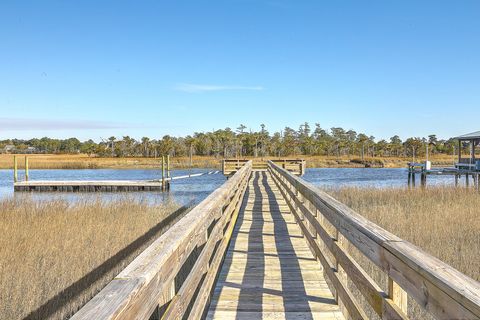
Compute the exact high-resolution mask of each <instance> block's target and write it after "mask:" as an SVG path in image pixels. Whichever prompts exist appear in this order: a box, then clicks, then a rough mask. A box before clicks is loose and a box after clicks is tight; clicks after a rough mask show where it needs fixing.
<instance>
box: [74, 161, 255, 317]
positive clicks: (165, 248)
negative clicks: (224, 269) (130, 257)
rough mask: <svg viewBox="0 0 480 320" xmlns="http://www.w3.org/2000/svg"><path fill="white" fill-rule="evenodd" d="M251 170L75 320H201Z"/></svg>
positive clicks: (197, 210) (241, 172)
mask: <svg viewBox="0 0 480 320" xmlns="http://www.w3.org/2000/svg"><path fill="white" fill-rule="evenodd" d="M251 170H252V163H251V161H249V162H247V163H245V165H244V166H243V167H242V168H241V169H240V170H238V172H237V173H236V174H235V175H234V176H233V177H231V178H230V179H229V180H228V181H227V182H225V183H224V184H223V185H222V186H221V187H220V188H218V189H217V190H215V191H214V192H213V193H212V194H210V195H209V196H208V197H207V198H206V199H205V200H204V201H202V202H201V203H200V204H198V205H197V206H196V207H195V208H193V209H192V210H191V211H190V212H189V213H188V214H187V215H186V216H185V217H183V218H182V219H181V220H180V221H179V222H177V223H176V224H175V225H174V226H172V227H171V228H170V229H169V230H168V231H167V232H166V233H164V234H163V235H162V236H161V237H160V238H158V239H157V240H156V241H155V242H154V243H153V244H152V245H151V246H149V247H148V248H147V249H146V250H145V251H144V252H143V253H142V254H140V255H139V256H138V257H137V258H136V259H135V260H134V261H133V262H132V263H131V264H130V265H129V266H128V267H127V268H126V269H125V270H123V271H122V272H121V273H120V274H119V275H118V276H117V277H116V278H115V279H114V280H113V281H111V282H110V283H109V284H108V285H107V286H106V287H105V288H104V289H103V290H102V291H101V292H100V293H99V294H98V295H96V296H95V297H94V298H93V299H92V300H90V301H89V302H88V303H87V304H86V305H85V306H84V307H83V308H82V309H81V310H80V311H79V312H77V313H76V314H75V315H74V316H73V317H72V319H75V320H80V319H81V320H87V319H88V320H90V319H182V318H191V319H200V318H201V317H202V315H203V314H204V312H205V308H206V306H208V302H209V299H210V296H211V291H212V287H213V284H214V282H215V279H216V277H217V273H218V270H219V268H220V266H221V264H222V261H223V258H224V254H225V250H226V248H227V246H228V243H229V241H230V237H231V235H232V232H233V228H234V226H235V222H236V220H237V216H238V212H239V209H240V206H241V203H242V199H243V195H244V193H245V190H246V188H247V185H248V179H249V177H250V173H251Z"/></svg>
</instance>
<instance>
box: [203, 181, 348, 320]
mask: <svg viewBox="0 0 480 320" xmlns="http://www.w3.org/2000/svg"><path fill="white" fill-rule="evenodd" d="M238 219H239V220H238V221H237V225H236V226H235V231H234V236H233V238H232V241H231V243H230V246H229V249H228V251H227V254H226V258H225V262H224V264H223V266H222V269H221V273H220V275H219V279H218V281H217V283H216V287H215V291H214V294H213V297H212V301H211V305H210V309H209V311H208V314H207V319H226V320H228V319H248V320H254V319H302V320H309V319H312V320H313V319H343V315H342V313H341V312H340V310H339V307H338V305H337V304H336V302H335V300H334V298H333V296H332V293H331V292H330V290H329V288H328V286H327V284H326V282H325V279H324V276H323V273H322V270H321V268H320V265H319V263H318V262H317V261H316V260H315V259H314V257H313V255H312V253H311V252H310V250H309V248H308V246H307V243H306V240H305V239H304V238H303V236H302V232H301V230H300V227H299V226H298V225H297V224H296V222H295V218H294V216H293V215H292V214H291V213H290V211H289V208H288V205H287V204H286V202H285V200H284V199H283V197H282V195H281V194H280V191H279V190H278V189H277V187H276V185H275V182H274V181H273V179H272V177H271V176H270V173H268V172H253V174H252V177H251V178H250V181H249V186H248V189H247V193H246V195H245V198H244V202H243V204H242V208H241V211H240V215H239V218H238Z"/></svg>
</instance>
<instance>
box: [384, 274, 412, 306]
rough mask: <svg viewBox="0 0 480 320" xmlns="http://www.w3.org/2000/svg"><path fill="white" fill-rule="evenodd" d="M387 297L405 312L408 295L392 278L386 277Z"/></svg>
mask: <svg viewBox="0 0 480 320" xmlns="http://www.w3.org/2000/svg"><path fill="white" fill-rule="evenodd" d="M388 297H389V298H390V299H392V300H393V302H394V303H395V304H396V305H397V306H398V307H399V308H400V310H402V311H403V312H404V313H405V314H407V309H408V295H407V293H406V292H405V291H404V290H403V289H402V288H401V287H400V286H399V285H398V284H397V283H396V282H395V281H393V279H392V278H390V277H388Z"/></svg>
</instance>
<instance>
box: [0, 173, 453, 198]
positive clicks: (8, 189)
mask: <svg viewBox="0 0 480 320" xmlns="http://www.w3.org/2000/svg"><path fill="white" fill-rule="evenodd" d="M208 171H210V170H209V169H192V170H173V171H172V176H181V175H185V174H188V173H192V174H194V173H203V172H208ZM22 174H23V172H22V171H19V180H22V179H23V176H22ZM160 177H161V171H160V170H118V169H92V170H30V180H151V179H159V178H160ZM303 178H304V179H305V180H307V181H309V182H311V183H313V184H315V185H317V186H319V187H325V188H337V187H344V186H357V187H379V188H385V187H405V186H406V184H407V169H403V168H400V169H399V168H393V169H387V168H382V169H378V168H315V169H307V171H306V173H305V176H304V177H303ZM418 178H419V177H418ZM453 180H454V179H453V178H452V177H451V176H429V177H428V182H427V183H428V185H439V184H447V185H453V183H454V181H453ZM225 181H226V179H225V177H224V176H223V175H222V174H221V173H219V174H213V175H204V176H200V177H193V178H188V179H182V180H175V181H173V182H172V186H171V191H170V192H169V193H162V192H128V193H121V192H120V193H60V192H59V193H16V194H14V192H13V171H12V170H0V198H4V197H13V196H15V198H21V197H30V198H32V199H35V200H50V199H52V198H55V199H66V200H68V201H75V200H77V199H86V198H87V199H89V198H91V199H106V200H115V199H119V198H120V199H124V198H125V197H126V196H128V197H129V198H130V197H133V198H136V199H142V200H145V199H146V200H150V201H153V202H158V201H160V202H161V201H166V200H174V201H176V202H177V203H180V204H191V203H198V202H200V201H201V200H203V199H205V197H207V196H208V195H209V194H210V193H211V192H212V191H213V190H215V189H216V188H218V187H219V186H220V185H221V184H222V183H224V182H225ZM418 182H419V181H418ZM79 195H80V196H79Z"/></svg>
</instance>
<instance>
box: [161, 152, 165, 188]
mask: <svg viewBox="0 0 480 320" xmlns="http://www.w3.org/2000/svg"><path fill="white" fill-rule="evenodd" d="M162 191H165V156H162Z"/></svg>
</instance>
